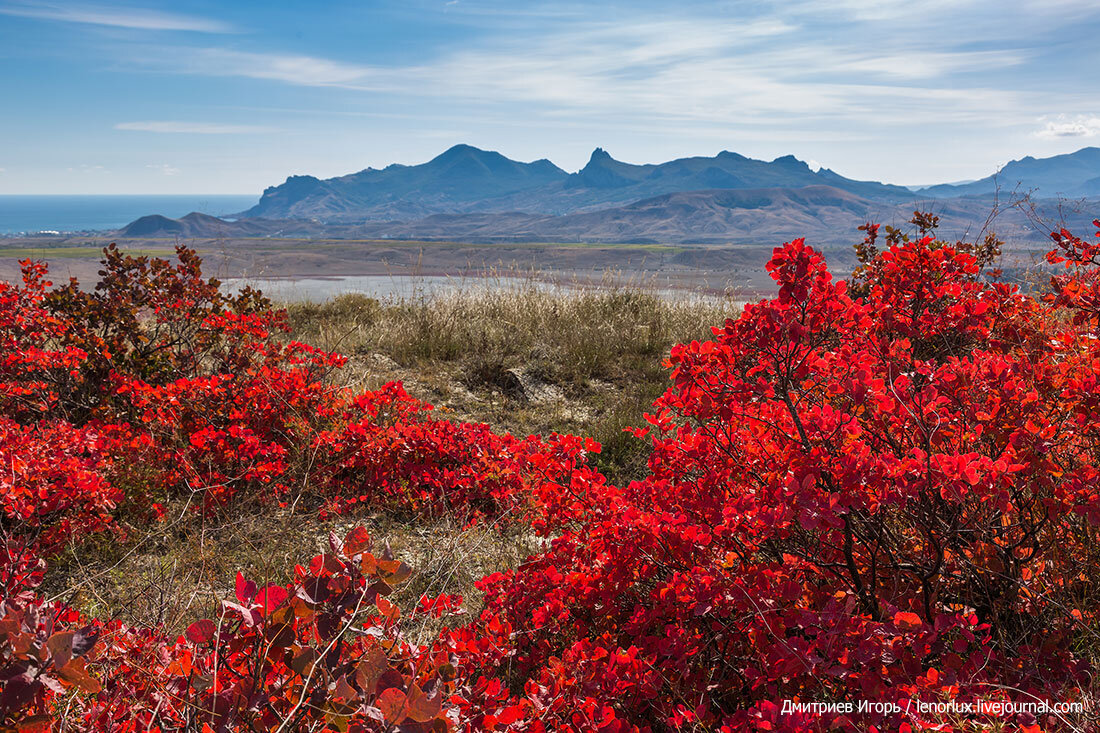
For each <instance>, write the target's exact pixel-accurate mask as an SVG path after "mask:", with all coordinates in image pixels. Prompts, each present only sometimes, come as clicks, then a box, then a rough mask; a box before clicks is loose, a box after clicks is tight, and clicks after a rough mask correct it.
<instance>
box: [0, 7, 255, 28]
mask: <svg viewBox="0 0 1100 733" xmlns="http://www.w3.org/2000/svg"><path fill="white" fill-rule="evenodd" d="M0 14H3V15H14V16H19V17H23V18H39V19H41V20H60V21H65V22H69V23H87V24H90V25H105V26H113V27H116V28H136V29H140V30H156V31H198V32H201V33H232V32H233V28H232V26H230V25H228V24H226V23H222V22H221V21H218V20H211V19H208V18H198V17H195V16H191V15H178V14H176V13H163V12H160V11H156V10H145V9H142V8H126V7H109V6H103V5H60V4H55V3H19V4H15V5H2V6H0Z"/></svg>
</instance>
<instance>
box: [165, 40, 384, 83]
mask: <svg viewBox="0 0 1100 733" xmlns="http://www.w3.org/2000/svg"><path fill="white" fill-rule="evenodd" d="M173 56H174V58H172V59H168V58H165V57H163V56H159V55H158V56H157V57H156V58H155V59H150V60H149V64H150V65H151V66H154V67H159V66H166V68H174V69H175V70H177V71H183V72H186V73H192V74H202V75H204V76H244V77H248V78H251V79H271V80H273V81H281V82H285V83H287V84H295V85H299V86H314V87H331V86H343V87H353V88H367V85H368V83H369V81H370V79H371V77H372V76H376V75H378V74H379V73H380V70H379V69H378V68H376V67H370V66H363V65H359V64H348V63H343V62H340V61H332V60H329V59H323V58H317V57H315V56H297V55H286V54H272V53H250V52H246V51H233V50H229V49H222V48H183V49H173Z"/></svg>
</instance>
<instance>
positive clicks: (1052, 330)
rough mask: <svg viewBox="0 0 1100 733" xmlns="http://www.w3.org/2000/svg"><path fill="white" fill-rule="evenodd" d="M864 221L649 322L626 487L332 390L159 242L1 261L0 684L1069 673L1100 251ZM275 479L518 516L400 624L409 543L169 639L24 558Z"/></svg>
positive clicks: (406, 715) (734, 721)
mask: <svg viewBox="0 0 1100 733" xmlns="http://www.w3.org/2000/svg"><path fill="white" fill-rule="evenodd" d="M916 222H917V223H918V224H919V225H920V227H921V229H922V234H927V232H928V231H930V230H931V229H932V228H933V227H934V220H933V219H932V218H930V217H919V218H918V219H917V220H916ZM1097 227H1098V228H1100V221H1098V222H1097ZM866 229H867V232H868V237H867V240H866V241H865V242H864V243H863V244H862V245H861V247H860V254H861V258H862V260H863V263H862V266H861V268H860V269H859V270H858V271H857V273H856V275H855V276H853V279H852V280H851V281H849V282H847V283H846V282H844V281H837V280H834V279H833V277H832V276H831V274H830V273H829V271H828V270H827V268H826V266H825V262H824V260H823V258H822V257H821V255H820V254H818V253H817V252H815V251H814V250H813V249H812V248H810V247H807V246H806V245H805V243H804V242H802V241H801V240H796V241H794V242H791V243H789V244H786V245H784V246H783V247H780V248H778V249H777V250H776V251H775V254H774V256H773V258H772V260H771V261H770V262H769V263H768V269H769V271H770V272H771V274H772V277H773V278H774V279H775V281H776V284H777V288H778V293H777V296H776V297H775V298H772V299H770V300H764V301H761V302H759V303H756V304H753V305H749V306H747V307H746V308H745V309H744V312H743V313H742V314H741V315H740V316H739V317H738V318H737V319H735V320H732V319H731V320H729V321H727V322H726V323H725V325H724V326H722V327H719V328H715V329H714V339H713V340H712V341H708V342H705V343H699V342H693V343H691V344H682V345H678V346H676V347H675V348H674V349H673V350H672V353H671V356H670V366H671V367H672V387H671V389H669V391H668V392H667V393H666V394H665V395H664V396H663V397H662V398H660V399H659V400H658V401H657V403H656V404H655V406H654V413H653V414H652V415H650V416H647V420H648V423H649V427H648V428H646V429H638V430H636V431H635V432H636V434H637V435H638V436H639V437H646V436H648V439H649V440H650V442H651V444H652V449H653V450H652V454H651V457H650V462H649V469H650V471H649V475H648V476H647V477H646V478H645V479H643V480H641V481H636V482H634V483H631V484H630V485H628V486H621V487H619V486H612V485H609V484H607V482H606V481H605V479H604V478H603V476H601V475H600V474H599V472H597V471H596V470H594V469H593V468H592V467H591V466H590V465H589V464H588V462H587V456H588V454H589V453H591V452H594V451H598V450H599V446H598V445H596V444H594V443H593V442H592V441H589V440H584V439H580V438H574V437H570V436H554V437H552V438H550V439H547V440H542V439H539V438H535V437H532V438H527V439H522V440H521V439H517V438H513V437H511V436H501V435H496V434H494V433H492V432H491V431H490V430H489V429H488V428H487V427H485V426H478V425H468V424H454V423H451V422H448V421H445V420H439V419H435V418H433V417H432V413H431V412H430V408H429V407H428V406H426V405H422V404H420V403H418V402H416V401H415V400H413V399H412V398H410V397H409V396H408V395H407V394H406V393H405V392H404V391H403V390H402V389H401V387H400V386H399V385H396V384H395V385H387V386H386V387H385V388H383V389H381V390H378V391H375V392H368V393H364V394H361V395H355V394H351V393H348V392H347V391H345V390H342V389H337V388H335V387H333V386H331V385H330V383H329V382H327V381H326V379H325V377H326V374H327V372H328V371H329V370H331V369H334V368H338V367H339V366H340V365H341V364H342V363H343V361H342V358H341V357H339V356H337V355H333V354H327V353H324V352H319V351H316V350H314V349H311V348H309V347H307V346H304V345H301V344H294V343H290V344H284V343H282V342H281V341H280V340H279V339H278V338H276V336H277V334H278V331H279V329H280V328H281V327H282V326H281V324H283V323H284V321H283V319H282V317H281V316H280V315H279V314H277V313H274V312H271V311H270V310H269V309H267V306H266V304H265V303H263V301H262V300H261V299H260V298H258V296H255V295H254V294H247V295H246V296H243V297H242V298H239V299H225V298H224V297H223V296H221V295H220V294H219V293H218V291H217V285H216V283H211V282H209V281H202V280H201V278H200V277H199V271H198V262H197V259H195V258H193V255H192V254H190V253H187V252H186V251H182V252H181V264H180V265H179V266H178V267H176V268H172V267H170V266H168V265H167V264H165V263H160V262H157V261H145V260H140V259H131V258H126V257H124V256H123V255H121V254H120V253H118V252H117V251H114V250H112V251H109V252H108V259H107V266H106V269H105V274H104V278H105V282H106V283H107V285H105V286H102V287H101V288H100V289H99V290H97V291H96V293H94V294H87V293H82V292H80V291H79V290H78V289H76V288H75V286H70V287H69V288H64V289H62V290H60V291H47V290H46V288H47V287H48V286H47V285H45V284H44V283H43V282H42V277H43V275H44V269H42V268H40V267H36V266H29V267H28V270H27V273H28V274H27V279H26V284H25V285H24V287H23V288H13V287H10V286H7V287H5V289H3V290H0V338H3V339H4V343H5V346H6V347H7V349H8V354H9V355H8V356H7V357H6V358H5V361H4V362H3V364H2V370H3V371H2V372H0V399H2V400H3V403H2V407H3V411H2V412H3V415H4V418H3V421H2V422H0V455H2V456H3V459H4V461H5V470H7V469H6V466H7V462H8V461H12V465H13V466H15V469H16V470H13V471H12V473H11V477H12V478H11V480H10V481H7V480H6V479H5V480H0V491H3V494H4V502H5V504H4V515H3V516H4V524H3V529H4V532H5V538H4V539H5V545H6V547H7V549H8V558H9V559H8V560H7V561H6V562H5V563H4V564H2V566H0V571H2V572H3V573H4V575H3V576H2V577H3V580H4V593H5V597H4V600H3V604H2V605H0V687H2V690H0V711H3V712H4V714H5V715H7V716H8V717H9V719H10V720H14V721H21V723H22V724H24V725H27V726H34V725H49V723H50V721H51V720H53V719H55V718H56V717H57V716H58V715H60V714H61V713H60V712H59V711H61V710H62V706H64V709H65V710H67V711H69V714H70V720H74V721H80V722H79V724H78V727H81V726H82V727H83V728H85V729H89V730H102V731H106V730H111V731H116V730H117V731H131V730H134V731H136V730H149V729H159V730H203V731H205V730H206V729H207V728H209V730H211V731H219V732H220V731H230V730H231V731H238V730H240V731H244V730H341V731H344V730H353V731H359V730H363V731H369V730H392V729H399V730H410V731H417V730H451V729H458V730H471V731H472V730H479V731H480V730H515V731H578V732H580V731H608V732H619V731H664V730H726V731H735V730H736V731H739V730H749V729H755V730H791V731H794V730H835V729H839V730H905V729H931V728H935V729H937V730H948V729H976V728H979V727H980V726H981V725H982V724H983V721H982V720H981V719H969V720H965V719H964V720H958V719H947V718H945V717H944V716H942V715H938V714H935V713H934V712H927V711H924V712H922V711H920V710H917V709H910V708H908V707H907V703H908V701H910V700H913V699H916V700H920V701H923V702H927V703H931V702H942V701H947V700H956V701H971V700H976V699H987V700H988V699H1001V700H1020V701H1035V700H1049V701H1065V700H1074V699H1083V698H1085V697H1087V696H1088V695H1089V694H1090V690H1089V689H1088V684H1089V682H1088V680H1089V676H1090V674H1091V672H1092V669H1091V667H1090V662H1091V661H1092V660H1091V658H1090V655H1089V650H1088V643H1089V640H1090V638H1091V635H1092V633H1093V632H1092V629H1093V627H1094V625H1095V622H1096V620H1097V619H1096V615H1095V608H1096V607H1097V601H1098V600H1100V598H1098V594H1097V591H1096V587H1095V581H1094V578H1095V577H1097V572H1098V570H1100V556H1098V553H1097V547H1100V543H1098V540H1100V537H1098V526H1100V495H1098V494H1100V456H1098V454H1097V451H1096V446H1097V445H1100V442H1098V437H1100V435H1098V433H1097V430H1098V425H1100V421H1098V419H1097V418H1098V417H1100V402H1098V398H1097V397H1096V395H1097V394H1100V389H1098V388H1100V339H1098V338H1097V333H1096V329H1097V328H1098V327H1100V320H1098V315H1100V305H1098V304H1100V295H1098V293H1100V275H1098V274H1097V273H1100V267H1098V265H1100V260H1098V256H1097V245H1092V244H1089V243H1087V242H1084V241H1083V240H1080V239H1077V238H1075V237H1073V236H1072V235H1071V234H1069V233H1068V232H1059V233H1057V234H1055V235H1054V242H1055V246H1056V248H1055V251H1054V252H1052V254H1051V256H1050V261H1051V262H1052V263H1054V264H1065V265H1066V270H1065V273H1064V274H1061V275H1059V276H1057V277H1056V278H1055V279H1054V280H1053V282H1052V287H1051V290H1050V292H1048V293H1046V294H1040V295H1034V294H1031V293H1025V292H1021V291H1019V290H1018V289H1017V288H1015V287H1013V286H1010V285H1007V284H1004V283H1001V282H998V281H997V280H996V279H995V278H991V277H987V276H986V275H985V274H984V272H983V268H984V266H985V265H986V264H987V263H988V262H989V260H990V259H991V252H992V251H993V249H994V246H993V244H992V243H990V242H987V243H985V244H983V245H982V246H981V247H968V246H965V245H962V244H952V243H947V242H942V241H938V240H935V239H934V238H933V237H931V236H921V237H920V238H918V239H915V240H909V239H907V238H905V237H902V236H900V234H898V233H897V232H894V231H891V232H890V234H889V236H888V237H887V242H886V247H885V248H884V249H883V250H881V251H879V249H878V247H877V243H876V239H877V236H878V231H877V228H876V227H873V226H869V227H867V228H866ZM104 387H107V389H104ZM115 487H124V490H125V491H124V493H123V491H122V490H120V489H119V488H115ZM303 491H305V492H308V493H309V495H310V496H311V497H313V501H314V502H315V505H316V506H317V507H318V508H319V509H320V510H321V511H323V512H341V511H346V510H349V509H351V508H352V507H354V506H356V505H359V504H363V503H366V504H368V505H372V506H380V505H381V506H387V507H390V508H394V509H398V510H400V511H405V512H417V513H423V514H441V513H447V514H451V515H454V516H458V517H460V518H461V519H462V520H464V521H469V520H475V519H477V518H479V517H492V518H494V519H495V518H500V517H509V518H511V519H512V520H514V521H520V520H525V521H529V522H530V523H531V525H532V526H533V527H534V528H535V529H536V530H537V531H538V532H540V533H542V534H543V535H544V536H545V537H547V538H548V545H547V547H546V549H545V550H544V551H543V552H542V553H540V554H538V555H536V556H535V557H532V558H529V559H528V561H527V562H526V563H524V564H523V565H522V566H520V567H519V568H518V569H516V570H514V571H509V572H506V573H498V574H494V575H492V576H489V577H487V578H485V579H484V580H483V581H482V582H481V583H480V587H481V588H482V590H484V591H485V594H486V608H485V610H484V611H483V613H482V614H481V615H480V617H479V618H478V619H477V620H476V621H475V622H473V623H471V624H468V625H466V626H464V627H461V628H457V629H444V630H443V631H442V632H441V633H440V635H439V637H438V639H436V640H435V641H434V642H433V643H430V644H428V645H426V646H424V647H414V646H412V645H410V644H409V643H408V642H407V641H406V640H405V639H404V637H403V636H402V635H401V632H400V624H399V617H400V612H399V611H398V610H397V609H396V607H395V606H393V604H391V603H390V602H389V601H388V600H387V599H386V594H387V593H388V591H389V589H390V587H391V586H392V585H394V584H396V583H399V582H400V581H401V580H403V579H404V577H405V576H406V575H407V574H408V572H409V569H408V568H406V567H405V566H403V565H401V564H400V563H399V562H397V561H396V560H394V559H392V558H390V557H389V556H388V554H385V553H384V554H382V555H381V556H375V555H373V554H371V553H370V552H369V551H368V549H369V548H368V538H366V537H365V535H364V533H363V532H361V531H356V532H353V533H352V534H351V535H349V536H348V538H347V539H345V540H344V541H342V542H341V541H338V540H336V539H333V540H332V548H331V549H332V551H331V552H330V553H328V554H326V555H322V556H319V557H317V558H315V559H314V560H313V561H312V562H311V563H310V564H309V566H308V567H299V568H297V569H296V572H295V580H294V581H293V582H292V583H290V584H289V585H287V586H268V587H266V588H262V589H261V588H257V587H256V586H255V585H254V584H251V583H249V582H248V581H247V580H245V579H244V578H240V577H239V578H238V581H237V585H236V594H235V596H236V597H235V599H232V600H229V601H227V602H225V603H224V604H223V606H222V608H221V610H220V612H219V613H218V614H217V615H216V618H211V619H209V620H206V621H200V622H198V623H196V624H194V625H192V626H191V628H189V629H188V631H187V634H186V635H185V636H184V637H181V638H179V639H176V640H171V639H166V638H164V637H163V635H162V634H161V633H160V632H158V631H156V630H141V629H125V628H122V627H121V626H119V625H118V624H117V622H112V623H106V624H103V623H100V622H97V621H88V620H84V619H81V618H80V617H79V615H78V614H76V613H75V612H73V611H71V610H69V609H67V608H65V607H64V605H62V604H56V603H46V602H45V601H44V600H43V599H42V598H41V597H39V596H36V595H35V593H34V590H33V589H34V586H35V585H36V583H37V582H38V581H39V580H40V579H41V572H42V568H41V562H40V558H41V557H42V556H44V555H48V554H49V553H50V552H53V551H55V550H56V548H57V547H59V546H60V544H62V543H66V542H75V541H79V539H80V537H81V536H85V535H87V534H88V533H89V532H94V531H98V530H101V529H104V528H105V527H108V526H110V524H111V522H112V520H115V519H117V518H118V517H119V516H120V515H119V510H118V509H116V507H117V506H119V505H120V504H125V505H126V507H127V510H128V511H129V510H132V509H133V508H134V507H141V506H142V502H143V501H144V502H146V503H148V502H150V501H155V500H157V499H158V498H159V497H161V496H177V495H181V494H187V493H188V492H197V493H198V494H199V495H201V499H202V501H201V502H200V505H201V506H202V507H203V508H205V510H214V509H216V508H217V507H218V506H221V505H222V504H224V503H226V502H229V501H234V500H240V499H241V498H242V497H247V498H248V499H249V500H256V501H285V500H286V498H287V497H288V496H290V495H294V496H296V497H297V496H298V495H300V494H301V492H303ZM460 603H461V599H459V598H456V597H451V596H442V597H439V598H424V599H421V602H420V603H419V604H418V605H417V607H416V608H415V609H414V614H427V615H436V616H441V617H442V616H446V615H447V614H448V613H450V612H452V611H453V610H454V609H455V608H456V607H457V606H458V605H459V604H460ZM784 700H788V701H798V702H819V701H844V700H869V701H872V702H875V703H877V707H875V708H873V709H870V710H863V711H857V712H851V713H841V712H831V713H825V714H810V713H809V712H806V711H804V710H803V711H795V712H790V711H786V712H785V711H784V710H783V701H784ZM885 703H896V704H897V706H898V707H897V708H890V707H889V706H887V705H885ZM1011 722H1012V723H1013V724H1014V725H1015V726H1017V727H1018V728H1021V729H1026V730H1029V731H1033V730H1038V729H1040V728H1041V729H1049V730H1054V729H1058V728H1059V727H1060V726H1062V725H1063V724H1066V720H1065V719H1064V718H1060V717H1058V716H1053V715H1051V716H1040V717H1039V718H1032V717H1030V716H1028V715H1026V714H1021V715H1019V716H1017V717H1016V718H1014V719H1013V720H1012V721H1011Z"/></svg>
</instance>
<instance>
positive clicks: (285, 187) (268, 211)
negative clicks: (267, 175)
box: [243, 145, 569, 221]
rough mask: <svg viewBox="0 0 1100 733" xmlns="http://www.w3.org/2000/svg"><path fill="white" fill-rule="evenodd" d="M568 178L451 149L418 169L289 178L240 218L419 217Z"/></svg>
mask: <svg viewBox="0 0 1100 733" xmlns="http://www.w3.org/2000/svg"><path fill="white" fill-rule="evenodd" d="M568 175H569V174H567V173H566V172H565V171H563V170H562V169H561V168H558V167H557V166H556V165H554V164H553V163H551V162H550V161H548V160H536V161H535V162H534V163H519V162H517V161H514V160H510V159H508V158H505V157H504V156H503V155H501V154H500V153H494V152H489V151H486V150H479V149H477V148H474V147H470V146H469V145H456V146H454V147H453V148H451V149H450V150H448V151H446V152H445V153H443V154H442V155H440V156H438V157H436V158H433V159H432V160H430V161H428V162H427V163H424V164H422V165H411V166H409V165H397V164H394V165H390V166H386V167H385V168H383V169H381V170H375V169H373V168H367V169H366V170H363V171H359V172H358V173H352V174H350V175H347V176H341V177H339V178H329V179H326V180H320V179H318V178H314V177H313V176H291V177H290V178H288V179H286V183H284V184H282V185H281V186H273V187H271V188H268V189H267V190H265V191H264V193H263V196H262V197H261V198H260V202H259V203H258V204H256V205H255V206H253V207H252V208H251V209H249V210H248V211H246V212H244V214H243V216H246V217H269V218H271V217H275V218H300V219H310V218H318V219H325V220H345V221H346V220H355V219H395V218H409V217H418V216H425V215H427V214H432V213H438V212H444V211H463V210H467V209H469V208H470V207H476V206H477V204H478V203H479V202H482V201H485V200H486V199H495V198H499V197H501V196H505V195H507V194H510V193H513V192H516V191H521V190H527V189H532V188H537V187H539V186H544V185H546V184H550V183H554V182H558V181H563V180H565V179H566V178H567V177H568Z"/></svg>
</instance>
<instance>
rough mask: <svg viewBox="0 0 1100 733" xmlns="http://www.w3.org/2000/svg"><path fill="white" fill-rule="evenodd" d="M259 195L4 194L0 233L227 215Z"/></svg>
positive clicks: (102, 227)
mask: <svg viewBox="0 0 1100 733" xmlns="http://www.w3.org/2000/svg"><path fill="white" fill-rule="evenodd" d="M258 200H259V197H258V196H255V195H251V196H242V195H194V196H142V195H127V196H122V195H119V196H107V195H104V196H66V195H55V196H33V195H17V196H0V235H11V234H35V233H38V232H86V231H103V230H110V229H118V228H120V227H123V226H126V225H127V224H129V223H130V222H132V221H133V220H134V219H138V218H140V217H142V216H145V215H147V214H161V215H163V216H167V217H168V218H170V219H178V218H179V217H181V216H184V215H186V214H190V213H191V212H192V211H198V212H201V213H203V214H210V215H212V216H227V215H230V214H236V213H239V212H241V211H244V210H245V209H247V208H249V207H251V206H253V205H254V204H255V203H256V202H257V201H258Z"/></svg>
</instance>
